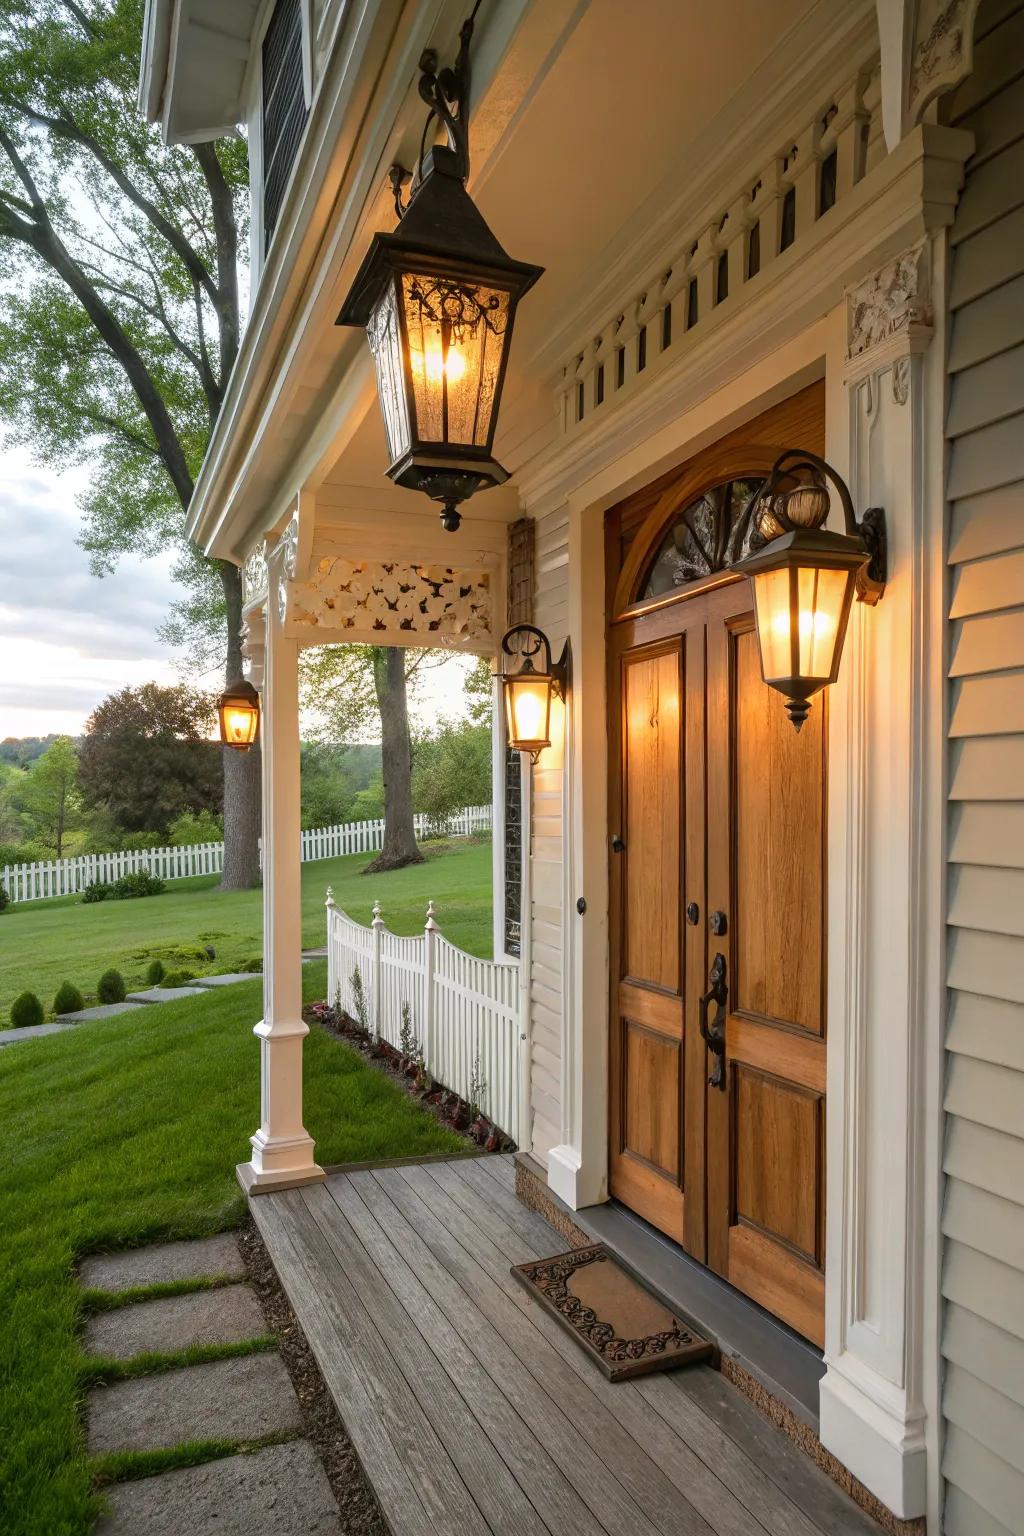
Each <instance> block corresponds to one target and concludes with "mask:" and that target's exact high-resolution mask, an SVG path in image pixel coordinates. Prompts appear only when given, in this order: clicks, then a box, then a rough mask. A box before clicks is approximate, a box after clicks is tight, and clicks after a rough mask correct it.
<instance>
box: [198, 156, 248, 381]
mask: <svg viewBox="0 0 1024 1536" xmlns="http://www.w3.org/2000/svg"><path fill="white" fill-rule="evenodd" d="M192 151H193V153H194V155H195V157H196V160H197V161H198V162H199V168H200V170H201V171H202V173H203V177H204V179H205V181H206V185H207V189H208V190H209V193H210V206H211V208H212V210H213V227H214V231H215V233H216V236H217V288H218V297H217V298H215V299H214V300H213V306H214V309H215V310H216V312H217V326H218V330H219V337H220V384H221V389H224V388H225V387H226V385H227V381H228V375H229V374H230V372H231V370H232V368H233V367H234V365H235V358H236V357H237V355H238V337H239V317H238V223H237V220H236V218H235V202H234V198H233V197H232V196H231V188H230V187H229V186H228V184H227V181H226V179H225V177H224V171H223V169H222V167H221V163H220V161H219V160H218V158H217V151H216V148H215V147H214V145H212V144H193V145H192Z"/></svg>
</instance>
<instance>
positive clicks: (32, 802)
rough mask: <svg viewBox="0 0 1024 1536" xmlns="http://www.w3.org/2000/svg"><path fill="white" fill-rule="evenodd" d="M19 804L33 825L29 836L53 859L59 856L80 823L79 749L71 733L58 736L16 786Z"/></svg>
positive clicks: (60, 856) (61, 855)
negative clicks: (69, 835) (67, 838)
mask: <svg viewBox="0 0 1024 1536" xmlns="http://www.w3.org/2000/svg"><path fill="white" fill-rule="evenodd" d="M17 797H18V804H19V805H20V807H21V809H22V810H23V811H24V812H25V814H26V815H27V817H28V818H29V821H30V823H31V826H32V837H33V840H34V841H35V842H36V843H39V844H41V845H42V847H44V848H46V849H47V851H48V852H49V853H50V854H51V855H52V857H54V858H57V859H59V858H62V857H63V854H64V843H65V839H66V837H67V835H68V833H69V832H72V831H74V830H76V829H77V828H78V827H80V826H81V824H82V819H83V818H82V796H81V793H80V790H79V785H78V748H77V747H76V746H75V743H74V742H73V741H72V739H71V737H70V736H58V737H57V739H56V740H55V741H54V742H53V743H52V744H51V745H50V746H48V747H47V749H46V751H45V752H44V753H43V754H42V756H41V757H37V758H36V760H35V762H34V763H33V764H32V766H31V768H30V769H29V770H28V772H27V773H26V774H24V775H23V776H22V782H21V784H20V785H19V786H18V789H17Z"/></svg>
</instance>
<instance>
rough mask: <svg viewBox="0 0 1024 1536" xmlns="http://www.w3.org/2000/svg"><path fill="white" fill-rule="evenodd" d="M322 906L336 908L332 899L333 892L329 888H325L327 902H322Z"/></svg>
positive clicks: (335, 903)
mask: <svg viewBox="0 0 1024 1536" xmlns="http://www.w3.org/2000/svg"><path fill="white" fill-rule="evenodd" d="M324 906H325V907H336V906H337V902H336V901H335V899H334V891H333V889H332V887H331V886H328V887H327V900H326V901H325V902H324Z"/></svg>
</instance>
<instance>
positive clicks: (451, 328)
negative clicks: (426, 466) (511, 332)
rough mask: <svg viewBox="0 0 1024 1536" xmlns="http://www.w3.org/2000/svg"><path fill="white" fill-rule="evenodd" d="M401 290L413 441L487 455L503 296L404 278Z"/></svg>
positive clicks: (505, 304)
mask: <svg viewBox="0 0 1024 1536" xmlns="http://www.w3.org/2000/svg"><path fill="white" fill-rule="evenodd" d="M401 283H402V308H403V311H404V318H405V332H406V337H407V339H408V347H409V372H410V377H411V383H412V395H413V404H414V408H415V412H416V428H415V433H416V437H417V438H418V440H419V441H420V442H432V443H462V444H472V445H474V446H477V447H483V448H486V447H487V446H488V444H489V443H490V440H491V433H492V427H493V416H494V404H495V400H496V398H497V390H498V383H499V380H500V378H501V365H502V358H503V355H504V351H505V343H506V338H507V331H508V321H509V309H510V299H511V295H510V293H509V292H508V291H506V290H504V289H501V288H492V287H487V286H486V285H484V284H481V283H473V282H462V281H458V280H456V279H452V278H446V277H429V276H426V275H424V274H419V273H414V272H404V273H403V274H402V279H401ZM393 457H395V458H397V457H398V455H397V454H395V455H393Z"/></svg>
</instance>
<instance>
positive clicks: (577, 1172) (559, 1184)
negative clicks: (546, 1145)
mask: <svg viewBox="0 0 1024 1536" xmlns="http://www.w3.org/2000/svg"><path fill="white" fill-rule="evenodd" d="M548 1188H549V1189H551V1190H552V1191H553V1192H554V1193H555V1194H556V1195H557V1196H558V1198H559V1200H564V1201H565V1203H566V1205H567V1206H569V1208H570V1210H573V1211H579V1210H582V1209H583V1207H584V1206H585V1205H602V1204H603V1203H604V1201H605V1200H607V1199H608V1187H607V1183H606V1181H605V1178H604V1175H603V1173H602V1174H601V1175H599V1176H597V1177H595V1175H594V1173H593V1170H592V1167H591V1166H588V1165H587V1164H586V1163H584V1161H583V1159H582V1158H581V1157H580V1154H579V1153H578V1152H577V1150H576V1148H575V1147H570V1146H568V1145H562V1146H560V1147H552V1148H551V1151H550V1152H549V1153H548Z"/></svg>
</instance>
